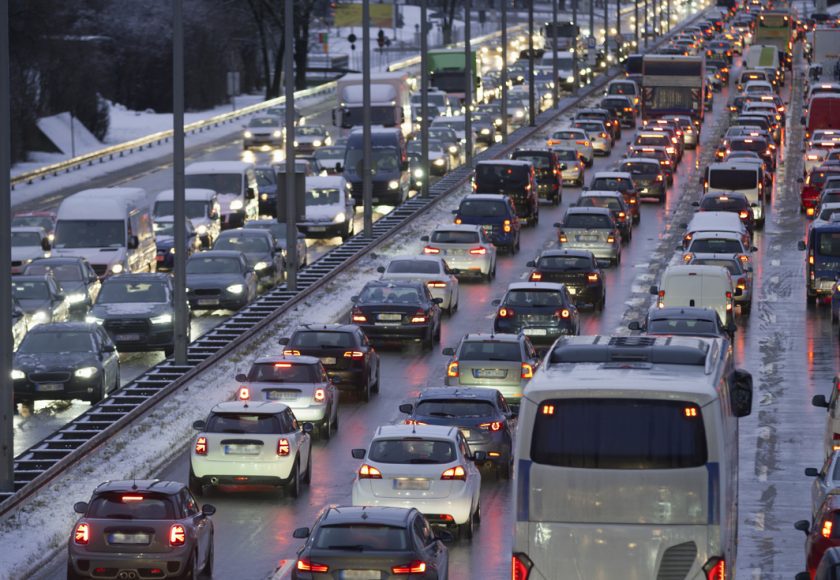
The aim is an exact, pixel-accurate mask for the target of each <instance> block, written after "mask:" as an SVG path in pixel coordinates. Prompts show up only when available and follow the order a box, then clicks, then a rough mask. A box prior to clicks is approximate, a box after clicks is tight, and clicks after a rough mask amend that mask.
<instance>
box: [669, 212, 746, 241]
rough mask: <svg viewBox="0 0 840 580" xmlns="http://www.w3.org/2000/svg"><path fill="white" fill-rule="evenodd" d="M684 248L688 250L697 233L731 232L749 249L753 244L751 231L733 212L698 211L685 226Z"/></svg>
mask: <svg viewBox="0 0 840 580" xmlns="http://www.w3.org/2000/svg"><path fill="white" fill-rule="evenodd" d="M684 227H685V234H683V239H682V247H683V249H684V250H685V249H687V248H688V244H689V243H690V242H691V239H692V238H693V237H694V234H696V233H697V232H731V233H735V234H737V235H738V236H739V237H740V238H741V239H742V240H743V242H744V247H746V248H748V247H750V246H751V244H752V236H751V235H750V232H749V230H747V227H746V226H745V225H744V222H742V221H741V218H739V217H738V214H737V213H735V212H732V211H698V212H697V213H695V214H694V215H693V216H692V217H691V221H689V222H688V223H687V224H684Z"/></svg>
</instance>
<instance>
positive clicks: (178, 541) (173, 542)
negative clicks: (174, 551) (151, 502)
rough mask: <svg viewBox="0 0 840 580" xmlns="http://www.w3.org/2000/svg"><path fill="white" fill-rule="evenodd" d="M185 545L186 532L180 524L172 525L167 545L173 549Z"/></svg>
mask: <svg viewBox="0 0 840 580" xmlns="http://www.w3.org/2000/svg"><path fill="white" fill-rule="evenodd" d="M186 543H187V532H186V530H185V529H184V526H182V525H181V524H172V527H170V528H169V545H170V546H172V547H173V548H174V547H176V546H183V545H184V544H186Z"/></svg>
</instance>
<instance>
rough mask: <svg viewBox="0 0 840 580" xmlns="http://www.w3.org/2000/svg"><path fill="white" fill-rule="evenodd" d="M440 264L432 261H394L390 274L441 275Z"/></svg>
mask: <svg viewBox="0 0 840 580" xmlns="http://www.w3.org/2000/svg"><path fill="white" fill-rule="evenodd" d="M439 273H440V263H438V262H433V261H431V260H392V261H391V263H390V264H388V274H439Z"/></svg>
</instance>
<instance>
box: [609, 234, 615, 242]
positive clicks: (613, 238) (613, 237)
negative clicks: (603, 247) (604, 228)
mask: <svg viewBox="0 0 840 580" xmlns="http://www.w3.org/2000/svg"><path fill="white" fill-rule="evenodd" d="M614 242H615V236H614V235H612V234H610V235H609V236H607V243H608V244H612V243H614Z"/></svg>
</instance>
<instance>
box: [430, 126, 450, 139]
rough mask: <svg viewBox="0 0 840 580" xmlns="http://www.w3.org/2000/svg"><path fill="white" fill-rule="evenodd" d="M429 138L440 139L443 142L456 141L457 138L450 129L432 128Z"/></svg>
mask: <svg viewBox="0 0 840 580" xmlns="http://www.w3.org/2000/svg"><path fill="white" fill-rule="evenodd" d="M429 138H431V139H440V140H441V141H455V140H457V137H456V136H455V135H453V134H452V131H451V130H450V129H445V128H442V127H431V128H430V129H429Z"/></svg>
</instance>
